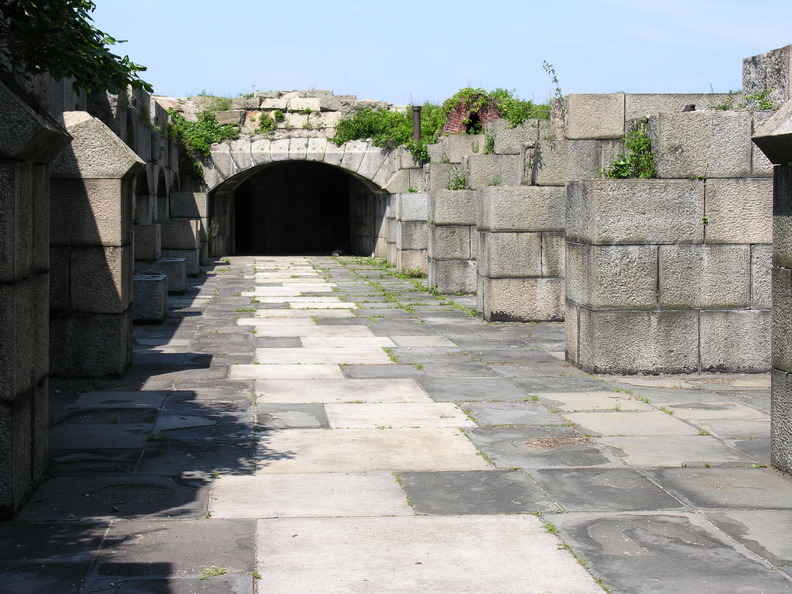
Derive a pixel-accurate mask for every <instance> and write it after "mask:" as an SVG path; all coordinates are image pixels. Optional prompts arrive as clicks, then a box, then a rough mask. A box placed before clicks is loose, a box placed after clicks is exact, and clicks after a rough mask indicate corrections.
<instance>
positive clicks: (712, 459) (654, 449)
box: [597, 435, 754, 467]
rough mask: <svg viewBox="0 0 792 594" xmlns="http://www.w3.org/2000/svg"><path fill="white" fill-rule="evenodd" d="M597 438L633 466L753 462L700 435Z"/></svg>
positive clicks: (711, 438) (741, 463)
mask: <svg viewBox="0 0 792 594" xmlns="http://www.w3.org/2000/svg"><path fill="white" fill-rule="evenodd" d="M597 441H599V443H600V444H602V445H603V446H605V447H607V448H610V449H611V450H612V451H613V453H614V454H615V455H617V456H618V457H619V458H621V459H622V460H624V462H625V463H626V464H628V465H630V466H636V467H650V466H668V467H679V466H682V465H683V464H687V465H688V466H693V467H699V466H704V465H705V464H709V465H711V466H747V465H749V464H753V463H754V461H753V460H752V459H751V458H749V457H747V456H745V455H744V454H742V453H740V452H739V451H738V450H735V449H733V448H730V447H729V446H727V445H726V444H724V443H722V442H721V441H718V440H717V439H715V438H713V437H707V436H703V435H696V436H687V435H678V436H674V438H673V439H669V438H668V437H664V436H649V437H600V438H599V439H598V440H597Z"/></svg>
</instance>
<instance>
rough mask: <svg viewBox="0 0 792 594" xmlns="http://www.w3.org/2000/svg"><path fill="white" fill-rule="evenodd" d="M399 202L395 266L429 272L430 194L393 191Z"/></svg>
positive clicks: (396, 202)
mask: <svg viewBox="0 0 792 594" xmlns="http://www.w3.org/2000/svg"><path fill="white" fill-rule="evenodd" d="M393 198H395V204H396V213H395V214H396V220H395V228H396V229H395V231H396V233H395V235H396V237H395V239H396V268H397V269H398V270H399V271H404V270H419V271H421V272H423V273H424V274H425V273H426V269H427V258H426V250H427V247H428V245H429V227H428V225H427V218H428V213H429V197H428V195H427V194H425V193H423V192H405V193H403V194H395V195H393Z"/></svg>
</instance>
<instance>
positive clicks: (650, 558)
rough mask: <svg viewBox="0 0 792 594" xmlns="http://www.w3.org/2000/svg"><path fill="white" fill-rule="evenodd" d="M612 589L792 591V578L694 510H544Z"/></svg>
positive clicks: (567, 539)
mask: <svg viewBox="0 0 792 594" xmlns="http://www.w3.org/2000/svg"><path fill="white" fill-rule="evenodd" d="M545 518H546V519H547V520H548V521H550V522H552V523H553V524H554V525H555V526H556V527H557V528H558V529H559V531H560V533H561V537H562V538H563V540H564V541H565V542H567V543H568V544H570V545H571V546H572V548H573V550H574V551H575V553H576V554H578V555H579V556H581V557H584V558H585V559H587V560H588V561H589V563H590V564H591V567H592V571H593V573H594V575H596V576H599V577H601V578H602V579H603V580H604V582H605V583H606V584H607V585H608V586H609V587H610V588H612V589H613V591H614V592H647V591H650V592H659V593H660V592H662V593H669V594H671V593H674V594H676V593H678V592H740V593H749V592H755V593H758V592H789V591H792V582H790V581H788V580H786V579H785V578H784V577H783V576H782V574H780V573H777V572H775V571H772V570H771V569H770V568H769V567H767V565H766V564H764V563H763V562H762V560H761V559H760V558H759V557H757V556H755V555H753V554H752V553H750V551H748V550H746V549H745V548H743V547H740V546H739V545H735V543H734V542H733V541H731V540H730V539H729V538H728V537H727V536H726V535H725V534H723V533H722V532H719V531H717V530H716V529H715V528H713V527H712V526H710V525H709V524H708V523H707V522H706V520H704V519H703V518H701V517H698V516H696V515H694V514H683V513H673V514H672V513H660V514H657V513H646V514H639V513H634V514H602V513H566V514H546V516H545Z"/></svg>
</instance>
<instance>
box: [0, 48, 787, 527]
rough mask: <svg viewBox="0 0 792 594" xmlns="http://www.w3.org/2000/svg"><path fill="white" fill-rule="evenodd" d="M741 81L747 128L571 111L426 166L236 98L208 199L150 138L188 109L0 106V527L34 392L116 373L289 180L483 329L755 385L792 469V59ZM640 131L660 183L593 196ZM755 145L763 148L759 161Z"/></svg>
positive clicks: (295, 113) (308, 111) (584, 358)
mask: <svg viewBox="0 0 792 594" xmlns="http://www.w3.org/2000/svg"><path fill="white" fill-rule="evenodd" d="M743 73H744V81H743V85H744V89H745V91H746V94H745V95H744V96H739V97H737V98H736V100H737V101H738V102H744V103H746V105H745V107H743V108H738V109H730V110H721V109H716V107H717V106H718V105H719V104H720V105H722V104H724V103H725V102H727V101H729V100H730V99H732V98H731V97H729V96H727V95H713V94H704V95H633V94H626V93H616V94H608V95H570V96H568V97H567V98H566V99H565V101H564V102H563V103H556V105H555V109H554V114H553V117H552V118H551V119H550V120H547V121H538V120H535V121H530V122H527V123H526V124H525V125H523V126H520V127H518V128H514V129H512V128H510V127H508V126H507V125H506V123H505V122H504V121H503V120H498V119H494V120H492V121H490V122H487V123H486V127H485V133H484V134H481V135H454V136H446V137H443V138H442V139H441V141H440V142H439V143H438V144H436V145H433V146H432V147H430V154H431V161H430V162H429V163H427V164H425V165H420V164H418V163H416V162H415V161H414V159H413V158H412V156H411V155H410V154H409V153H407V152H406V151H403V150H396V151H390V152H387V151H383V150H381V149H378V148H376V147H373V146H371V145H370V144H369V143H366V142H352V143H347V145H345V146H343V147H335V145H332V144H331V143H329V142H328V140H327V138H328V137H329V136H331V135H332V129H333V126H334V125H335V123H336V122H337V121H338V119H339V118H340V117H343V116H344V115H345V114H346V115H348V114H350V113H353V112H354V110H356V109H361V108H363V107H373V108H377V107H393V106H388V105H387V104H381V103H380V102H370V101H358V100H357V99H356V98H354V97H337V96H333V95H332V93H329V92H324V91H311V92H307V93H300V92H292V93H285V94H284V93H273V94H271V96H267V95H268V94H267V93H263V94H259V95H254V96H253V97H241V98H238V99H236V100H234V104H233V105H232V108H233V109H231V110H226V111H225V112H220V113H219V114H218V117H219V119H221V121H224V122H227V123H237V124H239V125H240V126H241V127H242V129H243V131H245V130H246V131H248V132H249V133H250V135H248V136H246V137H243V138H242V139H240V140H239V141H233V142H228V143H223V144H222V145H217V146H215V147H213V149H212V156H211V158H209V159H207V160H206V161H205V162H204V164H203V166H204V172H205V181H204V183H203V184H202V185H201V184H190V183H188V180H182V179H180V175H179V168H178V160H179V155H178V149H177V147H176V145H175V143H174V142H173V141H172V139H170V138H169V137H168V116H167V113H166V109H167V107H169V106H171V105H170V104H171V103H173V104H174V105H176V106H177V107H179V108H180V110H181V111H182V112H183V113H185V116H186V117H193V116H194V115H195V113H197V111H196V112H195V113H191V111H190V110H191V109H193V107H192V106H191V105H190V104H189V103H185V102H183V101H180V100H176V99H169V98H152V97H150V96H149V95H147V94H146V93H142V92H129V93H125V94H122V95H115V96H113V95H106V94H102V95H95V96H85V95H84V94H81V93H76V92H74V91H73V90H71V88H70V86H69V85H68V82H65V83H59V84H56V83H52V82H51V81H46V80H45V81H43V82H42V81H38V83H37V84H38V88H37V89H36V91H37V93H38V95H39V99H40V102H41V104H42V107H43V109H42V110H39V111H36V110H35V109H32V108H30V106H29V105H28V104H27V103H26V102H25V101H23V100H21V99H20V96H19V95H18V94H16V93H15V92H14V91H11V90H9V89H8V88H6V87H5V86H3V87H0V99H1V100H2V103H1V104H0V107H1V109H0V121H2V123H3V126H0V129H2V130H3V132H2V136H1V137H0V172H1V173H2V175H3V180H4V181H3V191H2V193H0V199H2V201H3V203H2V205H0V206H2V213H3V218H2V221H0V225H1V226H2V228H3V231H4V233H3V241H4V245H5V247H4V249H3V250H2V257H1V258H0V295H2V300H1V301H2V310H0V320H2V324H0V332H2V336H0V363H2V364H1V365H0V444H1V445H2V447H0V478H2V479H3V480H2V485H3V488H2V490H0V515H2V516H8V515H10V514H12V513H13V511H14V510H15V509H16V508H17V507H18V505H19V504H20V502H21V501H23V500H24V498H25V497H26V495H27V493H29V492H30V490H31V489H32V488H33V486H35V483H36V482H37V481H38V480H40V478H41V476H42V474H43V469H44V465H45V457H46V418H47V414H46V400H47V381H48V378H49V376H50V375H51V374H52V375H62V376H79V377H100V376H107V375H123V374H124V373H125V372H126V370H127V369H128V367H129V365H130V364H131V324H132V322H133V321H135V320H137V321H145V322H150V321H161V320H162V319H164V318H165V316H166V315H167V310H166V307H165V303H166V301H165V298H166V295H167V293H168V292H169V291H170V292H179V291H183V290H184V287H185V277H186V275H188V274H198V273H199V272H200V267H201V265H202V264H203V263H206V261H207V258H208V256H209V254H210V253H211V254H213V255H225V254H228V253H230V252H231V251H232V250H233V241H232V240H233V236H232V235H231V233H230V231H229V229H230V224H231V220H232V218H233V195H234V191H235V188H236V187H237V186H238V184H239V183H241V182H242V181H244V179H245V176H247V175H250V174H252V172H254V171H255V170H256V168H260V167H262V166H266V165H267V164H272V163H276V162H278V161H283V160H314V161H317V162H322V163H325V164H327V165H332V166H334V167H338V168H340V169H343V170H344V171H347V172H348V173H349V174H350V175H351V176H353V177H354V179H355V180H357V182H359V185H358V186H356V190H355V195H356V196H357V198H356V201H355V202H354V207H353V210H354V213H353V214H354V221H355V228H356V229H359V230H360V232H359V235H360V236H361V237H366V240H365V241H364V242H362V243H361V246H363V245H365V246H368V247H369V248H370V249H371V252H372V253H373V254H374V255H376V256H380V257H385V258H387V259H388V260H389V261H390V262H392V263H393V264H395V265H396V266H398V267H399V268H400V269H420V270H422V271H425V272H427V273H428V276H429V283H430V284H431V285H433V286H435V287H436V288H437V289H438V290H439V291H441V292H444V293H455V292H465V293H469V292H473V291H476V292H477V299H478V306H477V309H478V313H479V315H481V316H482V317H484V318H485V319H487V320H490V321H533V320H565V324H566V329H567V357H568V359H569V360H570V361H572V362H573V363H575V364H576V365H578V366H580V367H582V368H583V369H586V370H589V371H592V372H607V373H638V372H648V373H659V372H690V371H708V370H714V371H749V372H758V371H766V370H768V369H770V367H771V364H772V367H773V369H774V374H773V381H774V387H773V390H774V399H777V402H778V403H779V404H778V405H777V406H776V405H775V404H774V407H775V409H774V410H775V411H776V412H774V428H773V435H774V444H779V445H778V446H777V447H776V446H774V448H775V449H774V464H775V465H776V466H778V467H779V468H785V469H787V470H789V468H790V463H789V459H790V458H789V443H790V441H792V439H790V437H789V436H790V435H792V426H790V424H789V422H788V419H789V416H790V415H789V410H790V407H789V402H788V400H789V398H788V394H789V392H790V390H789V387H788V385H787V384H788V383H789V382H788V380H787V379H786V378H787V377H788V376H787V375H786V374H787V373H788V371H789V367H790V366H789V365H788V364H787V359H788V357H787V356H786V354H787V350H788V349H786V347H785V345H786V343H787V342H788V338H787V336H788V333H786V332H785V328H786V327H787V326H788V324H787V320H786V318H787V317H788V314H789V311H792V309H790V308H789V307H788V303H787V301H788V299H786V295H787V293H789V292H790V291H787V290H786V288H787V285H788V284H789V283H788V279H787V278H786V276H785V275H786V271H787V270H788V268H789V267H788V266H787V265H786V264H785V263H786V260H785V257H786V256H785V249H786V248H785V246H786V244H787V238H786V235H787V234H788V229H787V228H786V226H787V221H788V217H787V216H786V210H785V209H786V208H787V202H788V201H789V200H790V198H791V197H790V196H789V187H790V184H789V183H787V182H788V179H787V178H788V175H786V173H787V172H786V169H785V167H786V164H788V163H789V161H790V159H791V158H790V157H789V155H788V146H789V142H790V141H789V137H790V132H788V131H787V128H788V126H789V123H788V122H789V119H790V114H789V107H788V106H789V99H790V97H789V93H790V82H789V81H790V73H792V51H790V47H787V48H781V49H779V50H774V51H772V52H768V53H767V54H763V55H762V56H755V57H753V58H749V59H747V60H745V62H744V65H743ZM769 89H773V90H772V92H770V91H769ZM765 91H767V92H768V93H769V95H768V96H769V98H770V99H771V100H772V101H773V102H774V103H775V106H776V107H780V106H781V105H782V104H786V105H787V107H786V108H784V109H781V110H779V111H773V110H771V111H765V110H759V109H757V107H759V106H758V105H757V104H756V101H755V100H752V99H751V93H753V95H754V96H755V95H756V94H758V93H762V92H765ZM311 94H312V95H313V96H309V95H311ZM691 105H695V110H693V109H691V108H690V106H691ZM195 109H200V106H199V107H198V108H195ZM46 111H48V112H49V113H50V114H51V115H42V113H44V112H46ZM278 111H280V112H281V113H282V114H283V115H284V117H283V120H282V121H279V122H277V123H276V126H275V130H274V132H272V133H271V134H270V135H269V136H267V137H261V136H256V135H255V128H254V124H255V122H256V121H260V118H262V117H271V118H273V119H275V114H276V112H278ZM639 118H647V122H648V130H649V133H650V136H651V140H652V147H653V152H654V154H655V160H656V166H657V178H656V179H647V180H613V179H602V178H601V177H600V176H599V175H598V172H599V170H600V169H602V168H607V167H608V166H609V164H610V163H611V162H612V161H613V159H614V158H615V156H616V155H618V154H619V153H620V152H621V151H622V150H623V146H622V141H621V138H622V137H623V136H624V135H625V134H626V133H627V132H628V131H629V130H630V129H632V126H633V123H634V122H635V121H636V120H637V119H639ZM784 118H786V119H784ZM785 126H786V127H785ZM757 135H758V136H760V137H766V138H768V139H771V140H769V141H768V144H767V145H766V146H762V149H763V151H764V153H763V151H760V150H758V149H757V148H756V147H755V146H754V145H753V144H752V142H751V138H752V136H757ZM763 135H764V136H763ZM773 142H775V144H773ZM66 145H68V146H66ZM779 146H780V147H781V148H779ZM64 147H66V148H64ZM61 149H63V150H61ZM785 151H786V152H785ZM765 153H767V154H768V155H769V156H770V158H768V157H766V156H765ZM774 175H775V182H776V183H775V214H776V217H775V223H774V222H773V191H774V190H773V187H774V186H773V176H774ZM774 224H775V230H776V236H775V244H773V234H772V229H773V225H774ZM213 228H214V229H213ZM210 240H211V241H210ZM771 278H774V279H775V283H774V284H773V285H772V290H771ZM773 324H775V326H774V327H775V337H776V340H775V345H774V347H773V349H772V362H771V348H770V344H771V343H770V335H771V326H772V325H773Z"/></svg>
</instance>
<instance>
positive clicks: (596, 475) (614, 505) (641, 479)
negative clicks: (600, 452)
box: [531, 468, 685, 512]
mask: <svg viewBox="0 0 792 594" xmlns="http://www.w3.org/2000/svg"><path fill="white" fill-rule="evenodd" d="M531 476H532V477H533V479H534V480H535V481H536V482H537V483H539V486H541V487H542V489H544V491H545V492H546V493H548V494H549V495H550V496H551V497H552V498H553V499H554V500H555V501H557V502H558V503H560V504H561V506H562V507H563V508H564V509H565V510H566V511H571V512H576V511H613V512H615V511H642V510H665V509H683V508H684V507H685V506H684V505H683V504H682V502H680V501H679V500H678V499H675V498H674V497H672V496H671V495H669V494H668V493H666V492H665V491H663V490H662V489H661V488H660V487H658V486H657V485H655V484H654V483H652V482H651V481H650V480H648V479H647V478H646V477H645V476H643V475H642V474H640V473H639V472H637V471H636V470H633V469H632V468H540V469H537V470H532V471H531Z"/></svg>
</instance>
